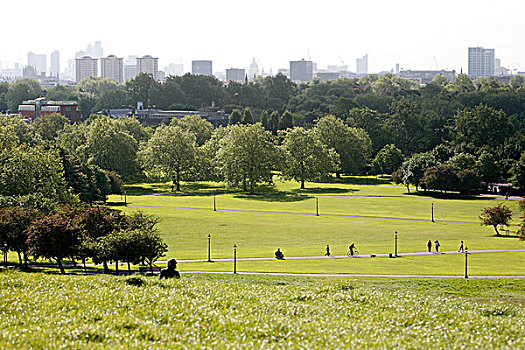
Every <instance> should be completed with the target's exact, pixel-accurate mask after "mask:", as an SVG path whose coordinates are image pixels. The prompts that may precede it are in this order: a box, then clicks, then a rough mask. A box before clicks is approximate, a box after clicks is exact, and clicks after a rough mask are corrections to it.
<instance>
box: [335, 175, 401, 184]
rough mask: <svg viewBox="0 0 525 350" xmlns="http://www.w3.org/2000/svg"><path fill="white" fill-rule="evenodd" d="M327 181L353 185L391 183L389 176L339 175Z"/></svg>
mask: <svg viewBox="0 0 525 350" xmlns="http://www.w3.org/2000/svg"><path fill="white" fill-rule="evenodd" d="M327 183H345V184H355V185H392V177H391V176H384V177H382V176H377V177H376V176H341V177H340V178H337V177H333V178H332V179H330V181H327Z"/></svg>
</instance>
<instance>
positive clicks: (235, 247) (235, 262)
mask: <svg viewBox="0 0 525 350" xmlns="http://www.w3.org/2000/svg"><path fill="white" fill-rule="evenodd" d="M233 273H234V274H236V273H237V244H234V245H233Z"/></svg>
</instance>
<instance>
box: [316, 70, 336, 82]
mask: <svg viewBox="0 0 525 350" xmlns="http://www.w3.org/2000/svg"><path fill="white" fill-rule="evenodd" d="M315 76H316V77H317V78H319V79H321V80H334V79H338V78H339V77H340V76H341V73H340V72H333V71H317V72H315Z"/></svg>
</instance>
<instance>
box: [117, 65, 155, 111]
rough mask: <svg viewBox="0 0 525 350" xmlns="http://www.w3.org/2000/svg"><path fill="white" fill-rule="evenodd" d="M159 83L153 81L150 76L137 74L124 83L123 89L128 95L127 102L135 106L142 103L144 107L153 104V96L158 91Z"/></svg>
mask: <svg viewBox="0 0 525 350" xmlns="http://www.w3.org/2000/svg"><path fill="white" fill-rule="evenodd" d="M158 85H159V83H158V82H157V81H155V79H153V76H152V75H151V74H146V73H139V74H137V76H136V77H135V78H133V79H131V80H128V81H126V84H125V87H126V92H127V94H128V102H129V103H130V104H131V105H134V106H136V105H137V102H142V103H143V105H144V107H148V106H152V105H153V104H154V102H153V101H154V99H155V97H154V94H155V93H156V92H158V91H159V86H158Z"/></svg>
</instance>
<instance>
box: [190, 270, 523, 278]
mask: <svg viewBox="0 0 525 350" xmlns="http://www.w3.org/2000/svg"><path fill="white" fill-rule="evenodd" d="M201 273H203V274H208V273H210V274H227V275H233V272H217V271H183V272H182V274H201ZM237 274H238V275H263V276H302V277H384V278H465V276H458V275H380V274H376V275H374V274H357V273H341V274H336V273H326V274H325V273H286V272H237ZM468 278H476V279H483V278H525V276H524V275H487V276H468Z"/></svg>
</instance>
